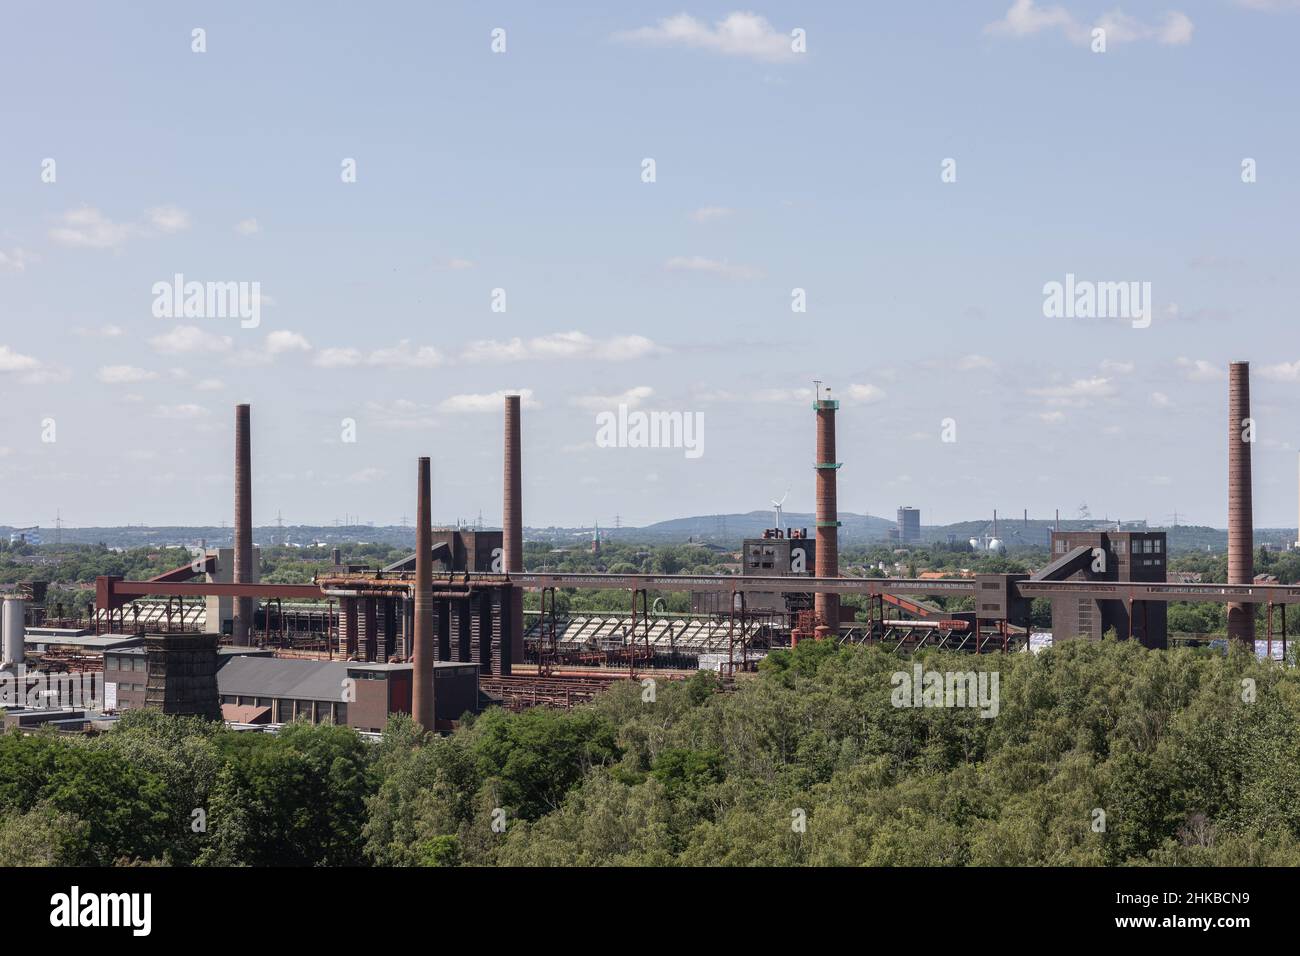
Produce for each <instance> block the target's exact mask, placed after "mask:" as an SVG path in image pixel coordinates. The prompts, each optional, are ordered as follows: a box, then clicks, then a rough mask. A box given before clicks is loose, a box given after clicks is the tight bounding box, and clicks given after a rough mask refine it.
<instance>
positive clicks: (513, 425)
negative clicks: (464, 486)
mask: <svg viewBox="0 0 1300 956" xmlns="http://www.w3.org/2000/svg"><path fill="white" fill-rule="evenodd" d="M505 436H506V443H505V445H506V447H505V474H504V476H503V480H502V486H503V488H504V489H505V501H504V506H503V509H502V519H501V529H502V534H501V538H502V544H503V545H504V548H505V553H504V555H503V556H502V557H503V559H504V565H505V571H506V573H507V574H517V573H519V572H521V571H523V570H524V501H523V481H522V477H521V476H522V470H523V469H522V453H521V448H520V443H519V396H518V395H507V396H506V428H505ZM509 594H510V659H511V660H512V661H515V662H519V661H522V660H523V658H524V593H523V591H522V590H521V589H520V588H518V587H512V588H510V591H509Z"/></svg>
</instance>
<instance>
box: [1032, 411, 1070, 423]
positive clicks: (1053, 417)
mask: <svg viewBox="0 0 1300 956" xmlns="http://www.w3.org/2000/svg"><path fill="white" fill-rule="evenodd" d="M1038 420H1039V421H1040V422H1042V423H1043V424H1044V425H1060V424H1062V423H1063V422H1064V421H1065V412H1040V413H1039V415H1038Z"/></svg>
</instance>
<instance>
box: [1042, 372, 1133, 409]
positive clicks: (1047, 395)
mask: <svg viewBox="0 0 1300 956" xmlns="http://www.w3.org/2000/svg"><path fill="white" fill-rule="evenodd" d="M1029 394H1031V395H1036V396H1038V397H1039V398H1042V399H1044V400H1045V401H1046V402H1047V404H1048V405H1055V406H1064V407H1068V408H1086V407H1087V406H1088V405H1091V404H1092V403H1093V401H1095V400H1096V399H1099V398H1109V397H1110V396H1111V395H1114V394H1115V386H1114V385H1113V384H1111V381H1110V379H1108V378H1105V377H1103V376H1094V377H1093V378H1081V379H1076V380H1075V381H1073V382H1071V383H1070V384H1069V385H1050V386H1047V387H1045V388H1031V389H1030V390H1029Z"/></svg>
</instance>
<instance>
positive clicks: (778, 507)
mask: <svg viewBox="0 0 1300 956" xmlns="http://www.w3.org/2000/svg"><path fill="white" fill-rule="evenodd" d="M789 497H790V489H789V488H786V489H785V494H783V495H782V496H781V500H780V501H777V500H776V499H775V498H773V499H772V507H774V508H775V509H776V526H777V528H778V529H780V527H781V506H782V505H783V504H785V499H786V498H789Z"/></svg>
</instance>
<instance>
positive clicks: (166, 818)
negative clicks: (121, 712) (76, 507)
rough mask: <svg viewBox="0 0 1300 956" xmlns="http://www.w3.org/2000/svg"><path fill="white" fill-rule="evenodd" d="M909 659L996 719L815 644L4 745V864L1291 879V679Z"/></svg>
mask: <svg viewBox="0 0 1300 956" xmlns="http://www.w3.org/2000/svg"><path fill="white" fill-rule="evenodd" d="M920 661H921V662H922V663H923V665H924V667H925V668H926V669H927V670H934V671H948V670H955V671H965V670H968V669H994V668H996V669H997V670H998V673H999V684H998V688H999V710H998V713H997V716H995V717H991V718H986V717H982V716H980V712H979V711H978V710H975V709H967V708H951V707H948V708H911V707H895V706H894V705H893V703H892V702H891V691H892V685H891V676H892V675H893V674H894V673H895V672H897V671H900V670H908V669H910V667H911V664H912V662H911V661H901V660H900V659H898V658H896V657H893V656H891V655H889V654H887V653H885V652H883V651H882V650H880V649H879V648H852V647H849V648H841V647H839V646H837V645H834V644H832V643H829V642H823V643H816V644H814V643H804V644H802V645H800V647H799V648H798V649H797V650H795V651H791V652H785V651H782V652H777V653H775V654H773V655H772V656H771V657H769V659H768V660H767V662H766V663H765V664H764V666H763V669H762V670H761V672H760V673H759V674H758V675H756V676H754V677H752V678H750V679H744V680H742V681H740V682H739V685H738V686H737V688H736V689H735V690H734V691H726V692H724V691H723V690H722V688H721V687H720V686H719V685H718V684H717V682H716V679H715V678H714V677H712V676H711V675H709V674H707V673H700V674H698V675H696V676H694V677H692V678H691V679H689V680H687V681H680V682H665V681H660V682H659V683H658V685H657V686H655V687H653V688H649V687H646V686H643V685H642V684H640V683H630V682H629V683H627V684H624V685H620V686H617V687H615V688H614V689H613V690H611V691H609V692H608V693H606V694H604V695H603V696H602V697H600V698H598V699H597V700H596V701H595V702H593V703H592V704H590V705H587V706H584V707H581V708H578V709H576V710H573V711H570V712H561V711H552V710H546V709H541V708H536V709H532V710H529V711H525V712H523V713H506V712H503V711H498V710H493V711H489V712H487V713H485V714H483V715H482V716H480V717H479V718H478V719H476V720H467V721H466V722H465V723H464V724H463V725H462V726H461V727H460V728H459V729H458V730H457V731H456V732H455V733H454V734H452V735H450V736H448V737H446V738H437V739H429V738H426V737H424V735H422V734H421V733H420V732H419V731H418V730H417V729H416V728H415V727H414V725H413V724H412V723H411V721H410V720H409V718H406V717H400V716H399V717H394V718H393V719H392V720H391V721H390V723H389V727H388V729H387V731H386V733H385V734H384V737H383V740H382V741H381V742H380V743H378V744H372V743H367V742H365V741H363V740H362V739H361V738H360V737H358V735H357V734H355V733H354V732H353V731H351V730H350V729H347V728H339V727H331V726H321V727H312V726H308V725H292V726H289V727H287V728H285V729H284V731H283V732H282V733H280V734H279V735H278V736H271V735H267V734H250V733H236V732H234V731H230V730H227V729H224V728H223V727H221V726H219V725H213V724H207V723H204V722H201V721H197V720H188V719H174V718H167V717H163V716H160V715H158V714H154V713H148V712H136V713H131V714H128V715H127V716H126V717H125V718H124V719H123V720H122V721H121V723H120V725H119V726H118V728H117V729H115V730H114V731H112V732H110V733H107V734H104V735H102V736H100V737H98V738H93V739H80V738H69V737H59V736H55V735H53V734H36V735H33V736H23V735H20V734H18V733H16V732H13V733H9V734H6V735H4V736H2V737H0V865H4V864H30V865H39V864H50V863H78V864H81V863H87V864H103V863H112V862H150V861H157V862H165V863H172V864H178V865H190V864H193V865H206V864H217V865H222V864H250V865H261V864H288V865H335V864H358V863H371V864H377V865H402V866H406V865H426V866H449V865H603V864H637V865H663V864H681V865H711V864H718V865H753V864H772V865H804V864H808V865H822V864H847V865H857V864H867V865H920V864H937V865H965V864H995V865H1024V864H1066V865H1117V864H1176V863H1177V864H1239V863H1261V864H1287V865H1295V864H1300V807H1298V806H1297V804H1296V802H1295V800H1294V794H1295V793H1296V792H1297V789H1298V788H1300V677H1298V676H1297V674H1296V673H1295V672H1294V671H1291V670H1287V669H1282V668H1278V667H1277V666H1273V665H1269V664H1266V663H1263V662H1259V661H1256V660H1255V659H1253V658H1252V657H1250V656H1249V655H1246V654H1243V653H1240V652H1235V653H1233V654H1232V655H1231V656H1227V657H1225V656H1223V655H1220V654H1215V653H1212V652H1209V651H1205V650H1201V651H1193V650H1177V651H1169V652H1156V651H1147V650H1144V649H1143V648H1141V647H1140V646H1138V645H1136V644H1134V643H1131V642H1114V641H1104V642H1101V643H1091V642H1086V641H1071V642H1066V643H1064V644H1062V645H1059V646H1057V647H1055V648H1053V649H1051V650H1048V651H1045V652H1043V653H1041V654H1039V655H1036V656H1031V655H1026V654H1016V655H1008V656H997V657H993V656H989V657H985V658H979V659H977V658H972V657H969V656H955V655H943V654H938V653H935V654H929V655H926V656H924V657H923V658H921V659H920ZM1102 814H1104V826H1102V827H1100V828H1099V827H1098V821H1099V820H1102V819H1103V817H1102Z"/></svg>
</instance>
